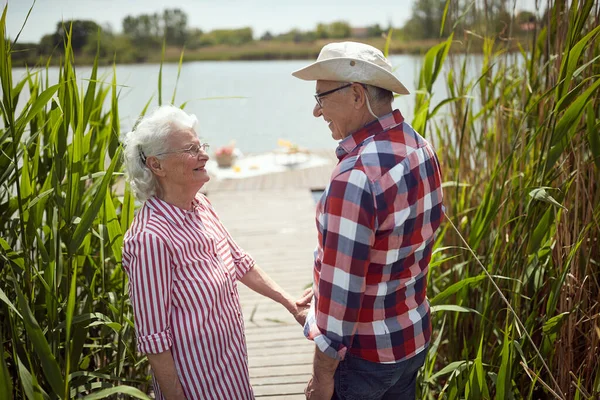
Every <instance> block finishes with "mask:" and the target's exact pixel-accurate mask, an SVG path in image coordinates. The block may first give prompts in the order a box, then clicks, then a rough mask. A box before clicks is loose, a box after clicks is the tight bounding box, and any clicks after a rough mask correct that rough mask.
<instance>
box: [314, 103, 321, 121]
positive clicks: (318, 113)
mask: <svg viewBox="0 0 600 400" xmlns="http://www.w3.org/2000/svg"><path fill="white" fill-rule="evenodd" d="M313 115H314V116H315V118H319V117H320V116H321V115H323V112H322V111H321V106H320V105H319V103H316V104H315V108H313Z"/></svg>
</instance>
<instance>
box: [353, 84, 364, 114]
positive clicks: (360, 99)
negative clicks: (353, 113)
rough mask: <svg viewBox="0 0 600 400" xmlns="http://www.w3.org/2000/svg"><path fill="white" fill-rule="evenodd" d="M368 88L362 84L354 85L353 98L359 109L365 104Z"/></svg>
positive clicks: (355, 105) (355, 106)
mask: <svg viewBox="0 0 600 400" xmlns="http://www.w3.org/2000/svg"><path fill="white" fill-rule="evenodd" d="M366 92H367V91H366V89H365V90H363V87H362V86H360V85H352V98H353V99H354V108H356V109H359V108H362V106H363V105H364V104H365V101H366V99H365V96H366V95H367V93H366Z"/></svg>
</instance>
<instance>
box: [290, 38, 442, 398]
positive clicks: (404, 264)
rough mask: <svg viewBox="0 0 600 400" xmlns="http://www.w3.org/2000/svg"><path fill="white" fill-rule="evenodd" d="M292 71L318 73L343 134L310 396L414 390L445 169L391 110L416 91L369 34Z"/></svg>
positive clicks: (312, 323) (327, 197)
mask: <svg viewBox="0 0 600 400" xmlns="http://www.w3.org/2000/svg"><path fill="white" fill-rule="evenodd" d="M293 75H294V76H295V77H297V78H300V79H304V80H311V81H316V94H315V99H316V105H315V107H314V109H313V115H314V116H315V117H317V118H318V117H323V119H324V120H325V122H327V124H328V125H329V129H331V134H332V137H333V138H334V139H335V140H339V141H340V142H339V145H338V147H337V149H336V155H337V158H338V160H339V163H338V164H337V166H336V167H335V169H334V170H333V173H332V174H331V180H330V183H329V185H328V186H327V188H326V189H325V192H324V194H323V196H322V197H321V200H320V201H319V203H318V206H317V218H316V222H317V229H318V245H317V249H316V251H315V263H314V273H313V291H312V293H309V294H308V295H307V296H306V297H305V298H304V299H301V300H299V302H298V304H303V303H308V301H309V297H312V294H313V293H314V298H313V301H312V304H311V309H310V311H309V313H308V316H307V320H306V324H305V326H304V333H305V335H306V336H307V337H308V338H309V339H312V340H313V341H314V342H315V344H316V350H315V356H314V362H313V375H312V378H311V380H310V381H309V382H308V386H307V387H306V390H305V394H306V397H307V398H308V399H327V400H329V399H331V398H333V399H361V400H368V399H414V398H415V391H416V377H417V372H418V370H419V368H420V367H421V366H422V365H423V363H424V362H425V356H426V353H427V348H428V346H429V341H430V336H431V323H430V311H429V304H428V301H427V297H426V291H427V271H428V265H429V261H430V259H431V251H432V246H433V241H434V232H435V231H436V229H437V228H438V227H439V225H440V220H441V215H442V189H441V174H440V167H439V164H438V160H437V157H436V155H435V153H434V150H433V148H432V147H431V145H430V144H429V143H428V142H427V141H426V140H425V139H423V137H421V136H420V135H419V134H418V133H417V132H415V131H414V130H413V128H412V127H411V126H410V125H409V124H408V123H406V122H405V121H404V117H403V116H402V114H400V111H398V110H392V105H391V103H392V101H393V100H394V95H393V93H394V92H395V93H398V94H408V93H409V92H408V90H407V89H406V88H405V87H404V85H403V84H402V83H401V82H400V81H399V80H398V79H397V78H396V77H395V76H394V75H393V74H392V67H391V64H390V62H389V61H388V60H387V59H386V58H385V57H384V56H383V54H382V53H381V52H380V51H379V50H377V49H375V48H374V47H371V46H368V45H366V44H362V43H354V42H344V43H331V44H328V45H326V46H325V47H323V49H322V50H321V53H320V54H319V57H318V59H317V61H316V62H315V63H313V64H311V65H309V66H308V67H305V68H302V69H300V70H298V71H295V72H294V73H293Z"/></svg>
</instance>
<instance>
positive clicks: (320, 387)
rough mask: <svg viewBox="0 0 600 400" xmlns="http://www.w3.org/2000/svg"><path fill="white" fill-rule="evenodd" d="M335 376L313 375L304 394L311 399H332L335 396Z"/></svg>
mask: <svg viewBox="0 0 600 400" xmlns="http://www.w3.org/2000/svg"><path fill="white" fill-rule="evenodd" d="M333 382H334V381H333V376H331V377H320V378H318V377H317V376H316V375H313V376H312V378H310V380H309V381H308V385H307V386H306V389H304V395H305V396H306V398H307V399H310V400H331V396H333V387H334V383H333Z"/></svg>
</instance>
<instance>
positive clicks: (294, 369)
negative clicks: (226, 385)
mask: <svg viewBox="0 0 600 400" xmlns="http://www.w3.org/2000/svg"><path fill="white" fill-rule="evenodd" d="M249 369H250V380H251V381H252V382H254V379H256V378H264V377H268V376H293V375H297V374H303V373H310V372H311V370H312V363H309V364H296V365H282V366H279V367H250V368H249Z"/></svg>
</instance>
